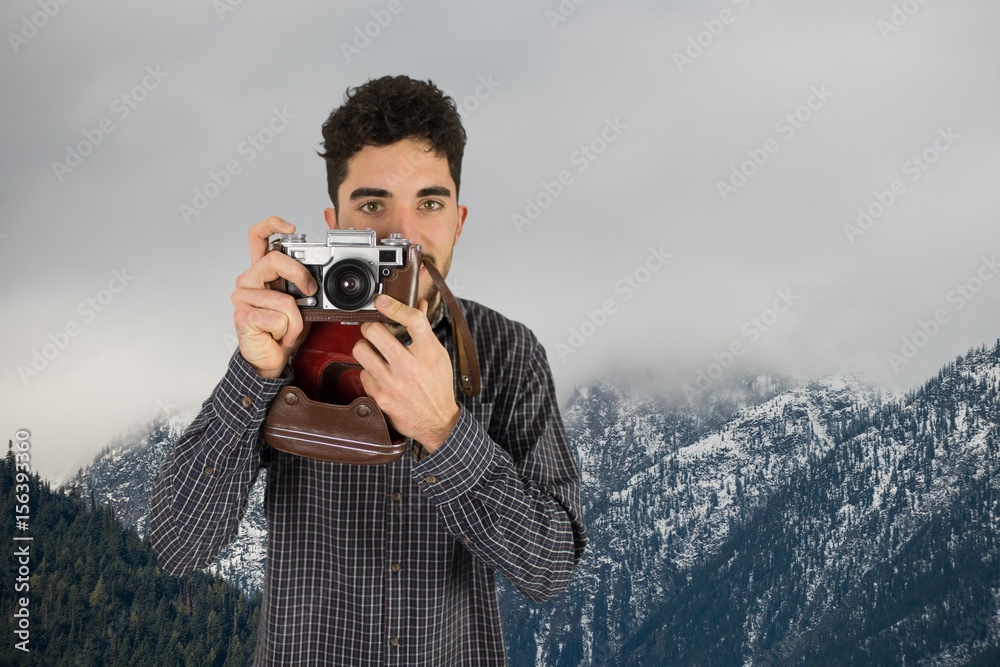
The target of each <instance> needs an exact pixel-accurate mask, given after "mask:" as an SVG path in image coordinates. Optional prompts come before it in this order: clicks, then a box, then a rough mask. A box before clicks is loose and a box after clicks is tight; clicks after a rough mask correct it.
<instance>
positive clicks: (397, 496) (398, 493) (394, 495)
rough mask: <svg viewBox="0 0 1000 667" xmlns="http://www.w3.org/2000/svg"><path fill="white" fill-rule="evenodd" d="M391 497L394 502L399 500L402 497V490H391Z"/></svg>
mask: <svg viewBox="0 0 1000 667" xmlns="http://www.w3.org/2000/svg"><path fill="white" fill-rule="evenodd" d="M392 499H393V501H394V502H397V503H398V502H399V501H400V500H402V499H403V492H402V491H393V492H392Z"/></svg>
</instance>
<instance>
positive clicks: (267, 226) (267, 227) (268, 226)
mask: <svg viewBox="0 0 1000 667" xmlns="http://www.w3.org/2000/svg"><path fill="white" fill-rule="evenodd" d="M294 231H295V225H293V224H292V223H290V222H286V221H285V220H282V219H281V218H279V217H278V216H276V215H272V216H271V217H270V218H268V219H266V220H261V221H260V222H258V223H257V224H256V225H253V226H252V227H251V228H250V233H249V242H250V263H251V264H253V263H254V262H256V261H257V260H258V259H260V258H261V257H263V256H264V254H265V253H267V240H268V239H269V238H270V237H271V235H272V234H291V233H293V232H294Z"/></svg>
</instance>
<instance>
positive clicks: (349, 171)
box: [150, 77, 586, 667]
mask: <svg viewBox="0 0 1000 667" xmlns="http://www.w3.org/2000/svg"><path fill="white" fill-rule="evenodd" d="M323 136H324V148H325V154H324V158H325V159H326V161H327V176H328V184H329V192H330V198H331V200H332V201H333V205H334V207H333V208H331V209H327V210H326V221H327V224H328V225H329V226H330V227H331V228H345V229H346V228H349V227H354V228H357V229H364V228H372V229H374V230H376V232H377V235H378V237H379V238H383V237H387V236H388V235H389V234H390V233H392V232H399V233H401V234H402V236H403V237H404V238H409V239H411V240H412V241H413V242H414V243H419V244H421V245H422V246H423V251H424V255H425V256H428V257H430V258H431V259H432V260H433V262H434V264H435V266H436V267H437V268H438V269H439V270H440V271H441V273H442V274H443V275H447V273H448V270H449V268H450V266H451V260H452V251H453V248H454V245H455V244H456V243H457V242H458V240H459V237H460V236H461V233H462V228H463V226H464V224H465V219H466V215H467V209H466V207H465V206H462V205H459V204H458V191H459V182H460V178H461V160H462V154H463V151H464V146H465V131H464V129H463V128H462V125H461V120H460V118H459V115H458V113H457V110H456V108H455V105H454V102H453V101H452V100H451V99H450V98H447V97H445V96H444V94H443V93H441V91H440V90H438V88H437V87H436V86H434V85H433V84H432V83H430V82H420V81H414V80H412V79H409V78H407V77H384V78H381V79H377V80H373V81H369V82H368V83H366V84H365V85H363V86H361V87H359V88H355V89H354V90H352V91H349V93H348V95H347V97H346V98H345V103H344V105H343V106H342V107H341V108H340V109H337V110H335V111H334V113H333V114H332V115H331V116H330V118H329V119H328V120H327V122H326V123H325V124H324V126H323ZM293 230H294V227H293V226H292V225H290V224H288V223H287V222H285V221H283V220H281V219H279V218H276V217H271V218H268V219H267V220H264V221H262V222H260V223H258V224H256V225H254V226H253V227H251V228H250V251H251V257H252V265H251V267H250V269H249V270H248V271H247V272H246V273H244V274H242V275H241V276H240V277H239V278H238V279H237V281H236V284H237V288H236V291H235V292H234V293H233V297H232V300H233V304H234V320H235V324H236V330H237V335H238V338H239V351H238V352H237V353H236V354H235V355H234V356H233V359H232V360H231V362H230V364H229V369H228V371H227V373H226V375H225V377H223V379H222V381H221V382H220V383H219V385H218V386H217V387H216V389H215V391H214V392H213V394H212V396H211V397H210V398H209V399H208V400H207V401H206V402H205V403H204V405H203V407H202V411H201V413H200V414H199V415H198V417H197V418H196V419H195V421H194V422H193V423H192V424H191V427H190V428H189V430H188V432H187V433H186V434H185V435H184V436H183V437H182V438H181V440H180V441H179V442H178V444H177V446H176V448H175V449H174V451H173V452H171V454H170V455H169V456H168V457H167V459H166V460H165V461H164V463H163V465H162V467H161V469H160V472H159V475H158V477H157V480H156V482H155V484H154V488H153V507H152V516H151V521H150V537H151V540H152V543H153V546H154V548H155V549H156V551H157V553H158V554H159V557H160V562H161V565H162V566H163V568H164V569H165V570H167V571H168V572H170V573H173V574H178V575H179V574H184V573H187V572H190V571H192V570H194V569H196V568H199V567H205V566H206V565H208V564H209V563H211V562H212V560H213V559H214V558H215V556H216V555H217V554H218V552H219V550H220V549H222V547H223V546H225V544H226V543H227V542H228V541H229V540H230V539H232V537H233V536H234V535H235V534H236V532H237V529H238V525H239V521H240V519H241V518H242V516H243V514H244V512H245V510H246V505H247V498H248V495H249V493H250V489H251V487H252V485H253V483H254V481H255V479H256V477H257V474H258V470H259V469H260V468H261V467H266V469H267V473H268V474H267V493H266V496H265V510H266V513H267V520H268V558H267V570H266V574H265V584H264V589H265V590H264V598H263V609H262V613H261V618H260V626H259V638H258V645H257V653H256V658H255V662H256V664H259V665H272V664H274V665H279V664H280V665H284V666H289V665H352V666H358V665H407V666H412V665H433V666H435V667H441V666H447V665H475V666H477V667H479V666H483V665H503V664H506V659H505V649H504V640H503V633H502V628H501V623H500V616H499V612H498V608H497V593H496V586H495V583H494V573H495V572H498V573H500V574H502V575H503V576H504V577H505V578H506V579H507V580H508V581H510V582H511V583H512V584H513V585H514V586H516V587H517V588H518V589H519V590H520V591H521V592H522V593H524V594H525V595H526V596H528V597H529V598H531V599H533V600H536V601H543V600H546V599H548V598H550V597H551V596H553V595H555V594H557V593H559V592H561V591H562V590H564V589H565V588H566V586H567V584H568V581H569V578H570V575H571V573H572V571H573V569H574V567H575V565H576V563H577V561H578V560H579V558H580V557H581V555H582V553H583V550H584V546H585V544H586V530H585V526H584V520H583V513H582V508H581V503H580V489H579V477H578V473H577V470H576V465H575V463H574V460H573V456H572V453H571V451H570V448H569V445H568V442H567V438H566V434H565V431H564V429H563V425H562V421H561V418H560V416H559V411H558V408H557V405H556V403H555V392H554V388H553V383H552V379H551V371H550V369H549V365H548V362H547V360H546V357H545V352H544V350H543V348H542V347H541V345H540V344H539V343H538V341H537V340H536V338H535V337H534V335H533V334H532V333H531V332H530V331H529V330H528V329H527V328H526V327H525V326H523V325H521V324H519V323H516V322H512V321H510V320H508V319H506V318H504V317H502V316H501V315H499V314H497V313H496V312H494V311H492V310H489V309H487V308H485V307H483V306H481V305H479V304H476V303H474V302H471V301H466V300H460V301H459V305H460V308H461V309H462V311H463V314H464V315H465V318H466V320H467V321H468V324H469V328H470V330H471V332H472V335H473V339H474V341H475V345H476V349H477V351H478V354H479V358H480V367H481V377H482V392H481V394H480V395H479V396H477V397H475V398H470V397H468V396H466V395H464V394H462V393H461V392H456V378H455V373H454V369H453V366H452V358H453V357H454V350H455V341H454V340H453V337H452V332H451V327H450V326H449V314H448V312H447V309H446V308H444V307H443V305H442V299H441V297H440V295H439V294H438V293H437V291H436V289H434V287H433V283H432V281H431V280H430V276H428V275H427V273H426V270H423V269H422V270H421V274H420V283H419V288H420V294H421V296H422V297H423V298H422V299H421V301H420V304H419V306H420V307H419V308H411V307H408V306H406V305H404V304H402V303H400V302H398V301H395V300H393V299H390V298H388V297H379V298H378V299H377V300H376V307H377V308H378V309H379V310H380V311H381V312H382V313H383V314H385V315H387V316H388V317H389V318H390V319H392V320H393V321H394V322H396V323H398V326H396V327H394V328H393V327H388V326H386V325H383V324H381V323H369V324H365V325H364V326H363V327H362V334H363V337H364V338H363V340H361V341H359V342H358V344H357V345H356V346H355V348H354V355H355V358H356V359H357V361H358V362H359V363H360V364H361V365H362V366H363V368H364V370H363V371H362V375H361V381H362V384H363V386H364V388H365V390H366V392H367V393H368V395H369V396H371V397H372V398H373V399H374V400H375V401H376V402H377V403H378V405H379V407H380V408H381V409H382V410H383V412H384V413H385V414H386V415H387V417H388V419H389V420H390V421H391V422H392V425H393V427H394V428H395V429H396V430H397V431H399V432H400V433H402V434H403V435H405V436H408V437H411V438H413V440H414V446H413V448H412V450H411V451H410V452H407V453H406V454H404V455H403V456H402V457H401V458H400V459H398V460H397V461H396V462H394V463H392V464H389V465H375V466H357V465H341V464H336V463H327V462H321V461H316V460H313V459H309V458H303V457H298V456H294V455H292V454H288V453H286V452H282V451H279V450H275V449H272V448H270V447H268V446H267V445H266V444H265V443H263V441H262V440H261V439H260V436H259V431H260V426H261V423H262V421H263V419H264V418H265V417H266V414H267V411H268V408H269V406H270V404H271V402H272V401H273V399H274V397H275V395H276V394H277V393H278V391H279V390H280V389H281V387H283V386H285V385H286V384H287V383H288V382H289V381H290V380H291V370H290V367H289V359H290V358H291V355H292V353H293V352H294V350H295V349H296V348H297V346H298V345H300V344H301V343H302V341H303V340H304V339H305V336H306V333H307V331H306V329H305V327H304V326H303V322H302V318H301V315H300V313H299V310H298V308H297V307H296V304H295V302H294V300H293V299H292V297H291V296H290V295H287V294H283V293H280V292H277V291H274V290H271V289H268V283H269V282H271V281H273V280H275V279H277V278H278V277H279V276H280V277H283V278H285V279H286V280H289V281H291V282H293V283H295V284H297V285H299V286H302V287H303V288H304V290H305V291H306V292H307V293H310V294H311V293H313V291H314V290H316V289H317V285H316V284H315V281H313V280H312V279H311V278H310V277H309V274H308V272H307V271H306V270H305V268H304V267H303V266H302V265H301V264H299V263H298V262H297V261H295V260H293V259H292V258H290V257H288V256H287V255H284V254H283V253H277V252H273V253H267V252H266V244H267V239H268V237H269V236H270V235H272V234H274V233H290V232H292V231H293ZM404 328H405V331H403V329H404Z"/></svg>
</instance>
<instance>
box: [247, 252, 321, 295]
mask: <svg viewBox="0 0 1000 667" xmlns="http://www.w3.org/2000/svg"><path fill="white" fill-rule="evenodd" d="M278 278H284V279H285V280H287V281H289V282H291V283H294V284H295V285H297V286H301V289H302V291H303V293H305V294H308V295H312V294H315V293H316V290H317V289H318V285H316V281H315V280H314V279H313V277H312V274H311V273H309V269H307V268H306V267H305V265H304V264H302V263H301V262H298V261H296V260H294V259H292V258H291V257H289V256H288V255H286V254H285V253H283V252H269V253H267V254H266V255H265V256H264V257H261V258H260V260H258V261H256V262H254V263H253V265H252V266H251V267H250V268H249V269H247V270H246V271H244V272H243V273H241V274H240V276H239V277H238V278H237V279H236V286H237V287H246V288H250V289H266V288H268V287H269V285H268V283H271V282H272V281H275V280H277V279H278Z"/></svg>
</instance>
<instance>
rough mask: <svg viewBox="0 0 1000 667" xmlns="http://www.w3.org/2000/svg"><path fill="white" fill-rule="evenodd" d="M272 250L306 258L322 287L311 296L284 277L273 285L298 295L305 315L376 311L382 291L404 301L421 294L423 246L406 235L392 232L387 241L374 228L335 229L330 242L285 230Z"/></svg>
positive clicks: (271, 246)
mask: <svg viewBox="0 0 1000 667" xmlns="http://www.w3.org/2000/svg"><path fill="white" fill-rule="evenodd" d="M269 250H271V251H280V252H283V253H284V254H286V255H288V256H289V257H291V258H292V259H295V260H297V261H299V262H301V263H302V264H303V265H304V266H305V267H306V269H308V270H309V272H310V273H311V274H312V276H313V279H314V280H315V281H316V284H317V285H318V286H319V289H317V290H316V293H315V294H313V295H312V296H306V295H305V294H304V293H303V292H302V291H301V290H299V288H298V287H297V286H296V285H295V284H294V283H291V282H289V281H287V280H285V279H283V278H279V279H278V280H276V281H275V282H274V283H272V285H271V287H272V288H273V289H276V290H278V291H281V292H286V293H288V294H291V295H292V296H293V297H295V303H297V304H298V306H299V309H300V310H301V311H303V313H308V312H324V311H346V312H352V313H354V312H358V311H374V310H375V297H376V296H378V295H379V294H383V293H386V294H389V295H390V296H393V297H394V298H397V299H400V300H402V301H403V302H404V303H407V302H408V298H407V295H408V294H409V293H411V292H412V293H413V294H416V285H417V280H418V278H419V273H420V246H419V245H413V244H412V243H411V242H410V240H409V239H404V238H402V235H400V234H390V235H389V238H387V239H382V242H381V243H379V242H378V239H377V237H376V236H375V230H373V229H363V230H358V229H353V228H352V229H330V230H327V233H326V242H325V243H310V242H308V241H306V235H305V234H284V235H282V236H281V237H280V238H277V239H275V240H273V241H271V244H270V246H269ZM387 286H390V288H389V289H386V287H387Z"/></svg>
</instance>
